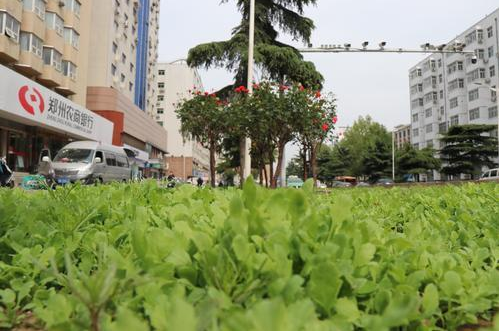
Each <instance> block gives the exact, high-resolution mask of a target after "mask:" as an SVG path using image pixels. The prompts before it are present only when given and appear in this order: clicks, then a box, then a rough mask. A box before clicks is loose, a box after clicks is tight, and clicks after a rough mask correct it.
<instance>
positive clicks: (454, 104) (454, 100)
mask: <svg viewBox="0 0 499 332" xmlns="http://www.w3.org/2000/svg"><path fill="white" fill-rule="evenodd" d="M458 106H459V101H458V100H457V97H454V98H452V99H451V100H450V108H456V107H458Z"/></svg>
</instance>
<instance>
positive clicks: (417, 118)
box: [412, 114, 419, 122]
mask: <svg viewBox="0 0 499 332" xmlns="http://www.w3.org/2000/svg"><path fill="white" fill-rule="evenodd" d="M418 120H419V117H418V114H413V115H412V122H418Z"/></svg>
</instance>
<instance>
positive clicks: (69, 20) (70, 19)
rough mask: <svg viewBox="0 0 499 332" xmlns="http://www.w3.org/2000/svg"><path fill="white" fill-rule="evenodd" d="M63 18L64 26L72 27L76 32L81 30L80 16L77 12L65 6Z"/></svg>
mask: <svg viewBox="0 0 499 332" xmlns="http://www.w3.org/2000/svg"><path fill="white" fill-rule="evenodd" d="M62 18H63V20H64V26H69V27H72V28H73V29H75V30H76V32H80V18H79V17H78V16H76V15H75V13H73V12H72V11H71V10H67V9H66V8H65V7H63V10H62Z"/></svg>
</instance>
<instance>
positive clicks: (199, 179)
mask: <svg viewBox="0 0 499 332" xmlns="http://www.w3.org/2000/svg"><path fill="white" fill-rule="evenodd" d="M203 182H204V181H203V179H202V178H200V177H199V178H198V187H202V186H203Z"/></svg>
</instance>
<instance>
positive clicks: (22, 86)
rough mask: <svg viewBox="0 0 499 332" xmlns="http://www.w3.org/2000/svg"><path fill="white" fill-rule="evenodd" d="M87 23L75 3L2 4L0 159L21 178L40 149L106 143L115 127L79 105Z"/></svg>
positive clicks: (3, 0)
mask: <svg viewBox="0 0 499 332" xmlns="http://www.w3.org/2000/svg"><path fill="white" fill-rule="evenodd" d="M88 25H89V16H88V15H85V14H84V8H83V6H82V5H81V3H80V2H79V1H78V0H23V1H21V0H0V156H2V157H6V158H7V162H8V164H9V166H10V167H11V168H12V169H13V170H14V171H15V172H16V173H17V174H19V175H22V174H26V173H28V172H31V171H33V170H34V169H35V168H36V166H37V164H38V158H39V155H40V152H41V150H42V149H43V148H50V149H51V150H52V151H57V150H59V149H60V148H61V147H62V146H64V145H65V144H67V143H68V142H69V141H71V140H74V139H90V140H97V141H102V142H106V143H111V139H112V136H111V135H112V131H113V124H112V122H110V121H108V120H106V119H104V118H103V117H101V116H99V115H97V114H95V113H93V112H91V111H90V110H88V109H86V108H85V107H83V105H85V96H86V84H85V74H86V72H85V70H84V68H85V67H86V64H87V53H88V43H86V42H84V41H82V38H81V37H80V36H81V35H83V33H82V27H85V26H88ZM82 69H83V70H82Z"/></svg>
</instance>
